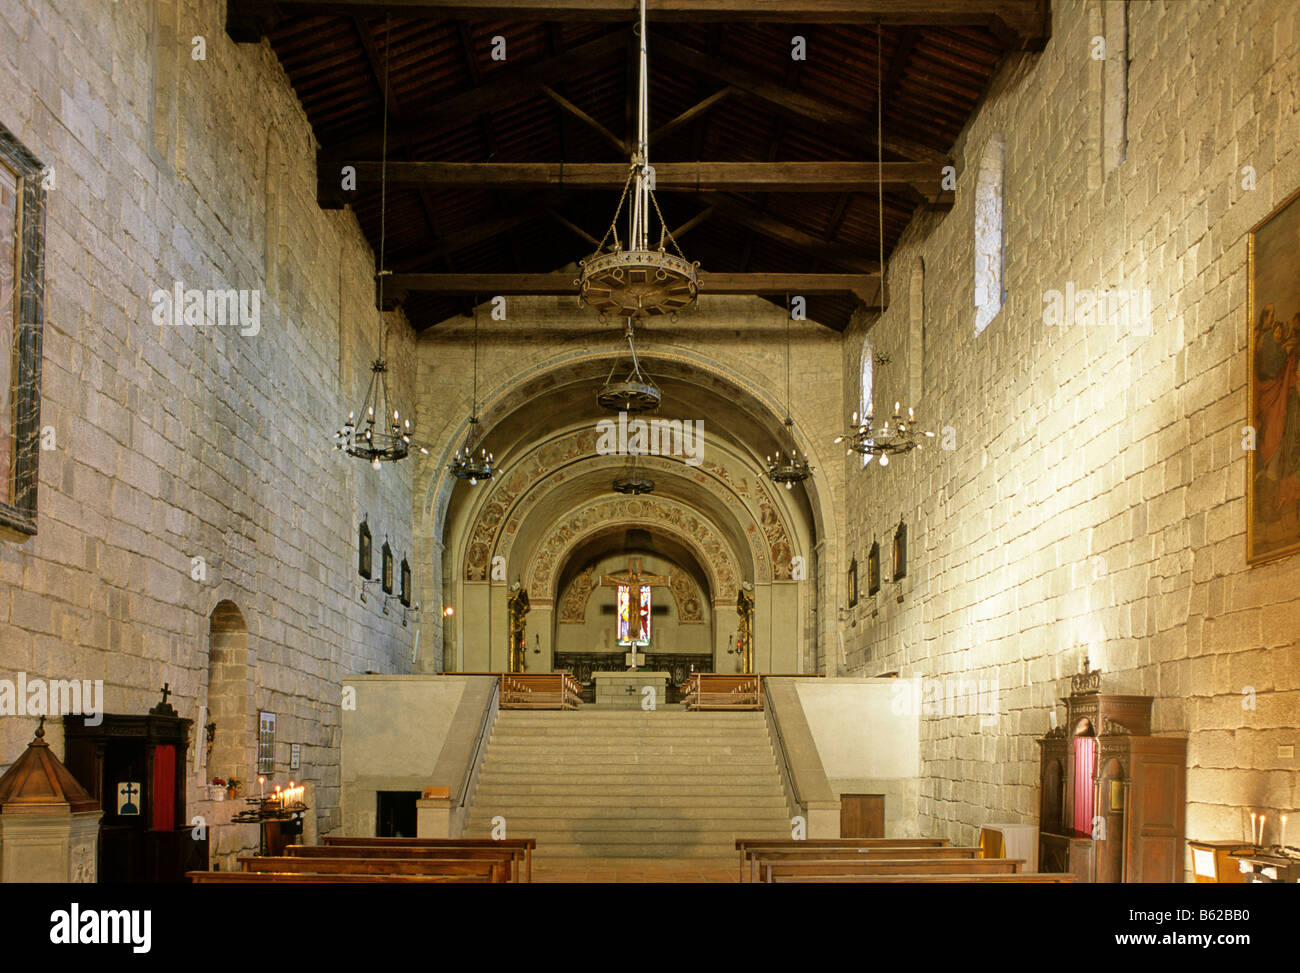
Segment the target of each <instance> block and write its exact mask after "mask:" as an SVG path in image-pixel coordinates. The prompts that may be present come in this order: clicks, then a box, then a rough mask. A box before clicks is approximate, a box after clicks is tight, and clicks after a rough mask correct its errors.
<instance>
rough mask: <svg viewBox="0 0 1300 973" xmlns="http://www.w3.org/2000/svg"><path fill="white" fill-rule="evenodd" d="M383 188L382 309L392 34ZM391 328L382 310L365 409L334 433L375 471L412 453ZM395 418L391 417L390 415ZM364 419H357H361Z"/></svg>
mask: <svg viewBox="0 0 1300 973" xmlns="http://www.w3.org/2000/svg"><path fill="white" fill-rule="evenodd" d="M380 167H381V173H380V185H379V270H378V272H377V274H376V276H377V277H378V279H379V306H380V308H382V307H383V306H384V278H385V277H386V276H388V274H389V271H387V270H385V269H384V243H385V226H386V217H387V206H388V180H387V172H388V32H387V30H385V33H384V148H383V161H382V162H381V163H380ZM387 339H388V329H387V328H386V327H385V326H384V317H383V312H382V310H381V311H380V314H379V357H378V358H376V359H375V360H374V361H372V362H371V363H370V384H369V385H367V386H366V395H365V398H363V399H362V400H361V407H360V408H359V409H358V410H356V411H355V412H349V413H348V418H347V421H346V422H345V423H343V425H342V427H340V428H339V429H338V431H336V432H335V433H334V448H335V449H337V450H341V451H343V452H345V453H347V454H348V455H349V456H355V457H357V458H358V459H364V460H366V461H367V462H368V463H370V466H371V468H372V469H376V470H377V469H379V467H380V464H381V463H384V462H390V463H392V462H396V461H397V460H400V459H405V458H406V456H407V455H408V454H409V453H410V451H411V448H412V446H413V445H414V444H413V443H412V441H411V420H410V419H409V418H408V419H403V418H402V414H401V410H399V409H398V408H397V407H396V406H395V405H394V402H393V397H392V395H391V394H390V393H389V390H388V361H387V359H386V358H385V357H384V347H385V345H386V344H387ZM390 410H391V412H392V418H391V419H390V418H389V412H390ZM358 415H360V416H361V417H362V418H361V420H360V421H358V420H357V416H358ZM417 448H418V449H419V450H420V452H421V453H423V454H424V455H426V456H427V455H428V454H429V451H428V449H426V448H424V447H423V446H420V447H417Z"/></svg>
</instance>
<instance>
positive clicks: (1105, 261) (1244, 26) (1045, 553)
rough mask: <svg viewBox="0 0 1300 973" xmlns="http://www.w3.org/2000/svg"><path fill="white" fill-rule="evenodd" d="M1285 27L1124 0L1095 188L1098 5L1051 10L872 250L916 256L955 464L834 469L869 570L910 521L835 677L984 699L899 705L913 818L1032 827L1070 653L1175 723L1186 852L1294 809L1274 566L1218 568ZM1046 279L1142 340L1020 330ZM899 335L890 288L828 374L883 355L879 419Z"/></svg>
mask: <svg viewBox="0 0 1300 973" xmlns="http://www.w3.org/2000/svg"><path fill="white" fill-rule="evenodd" d="M1105 13H1106V14H1109V13H1112V12H1110V10H1106V12H1105ZM1297 16H1300V10H1297V9H1296V8H1295V7H1294V5H1291V4H1286V3H1248V4H1210V3H1190V4H1182V3H1167V4H1165V3H1151V4H1132V5H1131V8H1130V27H1128V55H1130V59H1131V62H1130V66H1128V118H1127V122H1128V124H1127V146H1126V157H1125V159H1123V161H1122V163H1119V164H1118V165H1117V167H1115V168H1114V169H1113V170H1110V172H1104V167H1102V163H1104V160H1105V159H1108V157H1110V159H1114V156H1115V147H1114V146H1110V144H1102V142H1104V135H1102V129H1101V120H1102V104H1104V85H1102V70H1101V65H1100V64H1099V62H1096V61H1093V60H1091V57H1089V44H1091V38H1093V36H1095V35H1097V34H1100V33H1101V27H1102V22H1104V20H1105V17H1104V12H1102V9H1101V8H1100V5H1096V4H1053V31H1052V40H1050V43H1049V44H1048V47H1047V49H1045V51H1044V52H1043V53H1041V55H1028V56H1021V57H1013V59H1010V61H1009V62H1008V64H1005V65H1004V68H1002V69H1001V72H1000V74H998V75H997V78H996V79H995V82H993V86H992V88H991V91H989V92H988V94H987V96H985V99H984V101H983V104H982V107H980V109H979V112H978V114H976V116H975V117H974V118H972V121H971V122H970V125H969V126H967V129H966V131H965V133H963V135H962V137H961V139H959V140H958V144H957V146H956V151H954V157H956V161H957V168H958V170H959V181H958V186H957V204H956V206H954V207H953V209H952V212H949V213H944V215H928V216H924V217H922V219H918V220H917V221H915V222H914V224H913V225H911V226H910V228H909V230H907V233H906V237H905V239H904V242H902V245H901V246H900V247H898V250H897V252H896V254H894V255H893V259H892V260H891V267H889V282H891V293H893V294H896V295H900V294H906V293H907V291H906V284H907V278H909V274H910V272H911V268H913V267H914V263H915V260H917V258H920V259H923V261H924V379H923V381H924V390H923V394H922V397H920V401H919V406H920V408H922V416H923V418H924V420H926V421H927V423H928V424H930V425H931V427H932V428H933V429H936V431H939V429H940V428H941V427H949V428H950V434H952V437H953V441H952V445H953V446H954V449H952V450H950V451H948V450H944V449H941V447H940V449H935V447H933V445H932V447H931V449H927V450H926V451H923V453H920V454H913V455H911V457H909V458H905V459H902V460H900V462H897V463H896V464H893V466H891V467H889V468H888V470H880V468H878V467H875V466H872V467H871V468H868V470H866V471H861V470H858V468H857V467H855V466H854V467H853V468H852V470H850V473H849V486H848V490H849V505H850V528H849V542H848V552H846V553H848V555H853V554H855V555H857V557H858V559H859V562H862V561H863V559H865V552H866V549H867V548H868V546H870V544H871V541H872V539H879V540H880V542H881V548H883V550H884V552H887V555H885V559H884V565H883V571H881V574H883V575H884V576H885V578H887V579H888V575H889V567H888V549H889V544H888V539H889V536H891V533H892V529H893V526H894V524H896V523H897V522H898V518H900V516H905V518H906V520H907V523H909V526H910V527H911V533H910V548H911V550H910V557H911V565H910V570H909V575H907V578H906V579H905V580H904V581H902V583H900V584H891V583H889V581H888V580H887V581H885V584H884V585H883V589H881V592H880V594H879V596H878V597H876V598H866V600H865V601H863V602H862V604H859V606H858V610H857V611H855V613H853V614H852V615H850V618H849V619H848V627H846V631H848V636H846V637H848V644H849V653H850V663H852V667H853V669H854V670H855V671H859V673H865V674H883V673H889V671H897V670H901V673H902V674H904V675H905V676H906V675H913V674H918V675H923V676H926V678H939V679H945V678H950V676H958V675H961V676H967V678H972V679H976V680H978V679H984V680H987V683H988V684H992V682H993V680H996V683H997V693H996V696H997V706H998V718H997V725H996V727H995V731H992V732H989V731H987V730H985V728H982V726H980V717H978V715H966V717H958V715H954V717H927V718H926V719H924V722H923V727H922V760H923V773H922V779H923V792H922V800H920V810H922V814H923V825H924V827H926V829H928V830H933V831H939V833H944V834H949V835H952V836H954V838H957V839H961V840H970V839H972V838H974V836H975V834H976V831H975V829H976V827H978V826H979V825H980V823H983V822H985V821H989V820H1022V821H1031V822H1032V821H1036V818H1037V799H1039V793H1037V748H1036V745H1035V743H1034V740H1035V738H1037V736H1040V735H1043V734H1044V732H1045V731H1047V730H1048V713H1049V710H1050V709H1052V708H1053V706H1054V705H1056V702H1057V697H1058V696H1063V695H1066V693H1067V692H1069V683H1067V676H1069V675H1070V674H1071V673H1074V671H1076V670H1078V667H1079V665H1080V661H1082V657H1083V656H1084V654H1086V653H1087V654H1088V657H1089V658H1091V662H1092V665H1093V666H1100V667H1101V669H1102V671H1104V676H1102V687H1104V689H1106V691H1110V692H1125V693H1143V695H1151V696H1154V697H1156V704H1154V730H1156V732H1160V734H1171V735H1182V736H1187V738H1188V771H1187V787H1188V812H1187V834H1188V836H1193V838H1203V839H1209V838H1242V836H1243V835H1244V834H1245V822H1248V812H1249V809H1258V810H1264V812H1266V813H1268V814H1269V818H1270V820H1277V817H1278V814H1279V813H1281V812H1286V810H1288V809H1290V810H1292V812H1294V809H1295V808H1296V806H1297V805H1300V784H1297V777H1296V773H1295V770H1296V764H1295V760H1294V758H1283V757H1281V756H1279V747H1281V745H1283V744H1294V743H1295V735H1296V728H1295V719H1296V714H1297V713H1300V646H1297V633H1300V594H1297V591H1300V559H1297V558H1294V557H1292V558H1290V559H1283V561H1275V562H1273V563H1268V565H1262V566H1256V567H1247V565H1245V537H1244V532H1245V502H1244V488H1245V454H1244V451H1243V449H1242V427H1243V425H1244V423H1245V416H1247V389H1245V382H1247V360H1245V359H1247V354H1245V336H1247V306H1245V302H1247V233H1248V230H1249V229H1251V228H1252V226H1253V225H1255V224H1256V222H1258V221H1260V220H1261V219H1262V217H1265V216H1266V215H1268V213H1269V212H1270V211H1271V209H1273V208H1274V207H1275V206H1278V204H1279V203H1281V202H1282V200H1283V199H1286V196H1287V195H1290V194H1291V193H1292V191H1295V190H1296V187H1297V186H1300V152H1296V151H1295V148H1294V146H1295V144H1296V142H1297V138H1296V137H1297V135H1300V116H1297V114H1296V109H1297V104H1296V99H1295V87H1296V78H1297V73H1300V34H1297V26H1300V23H1297ZM1108 77H1109V75H1108ZM1113 94H1114V90H1113V88H1112V92H1110V96H1112V98H1113ZM1113 127H1114V126H1113V125H1110V126H1108V129H1106V130H1108V131H1113ZM998 133H1000V134H1002V135H1004V137H1005V139H1006V174H1005V200H1006V211H1005V239H1006V245H1005V246H1006V250H1005V287H1006V304H1005V307H1004V308H1002V310H1001V312H1000V313H998V315H997V316H996V317H995V319H993V320H992V323H991V324H989V325H988V328H987V330H984V332H983V333H982V334H979V336H976V333H975V307H974V263H975V261H974V222H975V220H974V211H975V200H974V195H975V194H974V185H975V180H974V176H975V172H976V168H978V164H979V160H980V157H982V152H983V150H984V147H985V144H987V143H988V142H989V139H992V138H995V137H996V135H997V134H998ZM1108 153H1109V156H1108ZM1245 165H1251V167H1253V168H1255V170H1256V173H1257V182H1256V189H1253V190H1247V189H1243V172H1242V167H1245ZM1069 282H1073V284H1074V286H1075V287H1076V289H1121V287H1123V289H1135V290H1138V291H1143V290H1149V293H1151V316H1149V328H1148V327H1145V325H1144V324H1143V323H1141V321H1136V323H1131V327H1127V328H1126V327H1123V325H1121V327H1118V328H1117V327H1115V325H1114V324H1108V325H1106V327H1080V325H1076V324H1070V325H1065V327H1050V325H1048V324H1044V307H1045V294H1047V291H1049V290H1053V289H1054V290H1062V291H1063V290H1065V287H1066V285H1067V284H1069ZM907 319H909V307H907V302H905V300H897V299H896V302H894V304H893V306H892V307H891V308H889V311H888V312H885V313H884V315H883V316H880V320H872V319H871V317H866V316H865V317H863V319H862V320H859V321H858V323H857V325H855V327H854V328H853V329H850V332H849V334H848V336H846V342H845V371H846V373H848V372H853V373H855V369H857V355H858V347H859V346H861V342H862V336H863V333H870V336H871V340H872V342H874V343H875V346H876V349H878V350H880V349H883V350H887V351H888V353H889V354H892V355H893V359H894V363H896V364H893V366H892V367H891V368H888V369H885V372H887V375H885V379H884V384H885V385H887V386H891V385H892V388H887V390H885V392H884V394H878V395H876V402H878V411H883V408H881V406H880V405H879V403H883V402H884V401H885V399H889V405H893V399H894V398H896V397H901V385H900V382H901V381H902V376H904V375H906V369H905V368H902V367H901V363H904V362H906V360H909V355H914V354H917V351H915V350H913V349H909V347H907V345H909V342H907ZM876 381H878V388H879V385H880V384H881V379H880V373H879V369H878V379H876ZM894 389H897V392H896V390H894ZM849 395H850V397H852V395H853V393H852V392H850V393H849ZM932 442H935V441H932ZM863 589H865V585H863ZM1251 688H1253V689H1255V692H1256V693H1257V696H1256V706H1255V708H1253V709H1251V708H1248V706H1249V697H1248V696H1245V695H1244V693H1248V691H1249V689H1251ZM1273 839H1274V840H1275V836H1273Z"/></svg>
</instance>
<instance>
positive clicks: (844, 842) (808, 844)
mask: <svg viewBox="0 0 1300 973" xmlns="http://www.w3.org/2000/svg"><path fill="white" fill-rule="evenodd" d="M325 840H326V841H329V839H328V838H326V839H325ZM947 845H948V839H947V838H801V839H795V838H737V839H736V851H738V852H740V880H741V881H742V882H743V881H745V873H746V868H745V860H746V859H747V858H748V857H749V849H751V848H770V849H772V850H773V851H776V850H783V849H787V848H789V849H794V850H805V849H812V848H944V847H947Z"/></svg>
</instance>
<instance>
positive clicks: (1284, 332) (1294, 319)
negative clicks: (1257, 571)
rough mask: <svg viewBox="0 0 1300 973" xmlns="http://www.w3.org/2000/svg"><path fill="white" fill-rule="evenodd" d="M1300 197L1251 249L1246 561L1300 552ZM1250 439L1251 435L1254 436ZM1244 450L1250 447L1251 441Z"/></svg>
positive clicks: (1267, 224)
mask: <svg viewBox="0 0 1300 973" xmlns="http://www.w3.org/2000/svg"><path fill="white" fill-rule="evenodd" d="M1297 252H1300V192H1298V193H1295V194H1293V195H1292V196H1291V197H1290V198H1289V199H1287V200H1286V201H1285V202H1284V203H1283V204H1282V205H1281V206H1279V207H1278V208H1277V209H1275V210H1274V211H1273V212H1272V213H1270V214H1269V216H1268V217H1267V218H1266V219H1265V220H1264V221H1263V222H1262V223H1260V224H1259V225H1257V226H1256V227H1255V228H1254V229H1253V230H1251V232H1250V236H1249V238H1248V244H1247V262H1248V265H1249V266H1248V272H1247V273H1248V285H1247V307H1248V313H1249V316H1250V320H1249V328H1248V331H1247V356H1248V357H1247V366H1248V367H1247V369H1246V372H1247V375H1248V381H1247V388H1248V399H1249V404H1248V410H1249V413H1248V420H1247V422H1248V425H1249V427H1250V429H1252V430H1254V449H1248V450H1247V453H1246V477H1247V480H1246V562H1247V563H1248V564H1262V563H1264V562H1266V561H1272V560H1274V559H1276V558H1280V557H1285V556H1287V555H1289V554H1295V553H1296V552H1297V551H1300V389H1298V388H1297V379H1298V378H1300V260H1298V259H1297V257H1296V254H1297ZM1244 435H1247V436H1248V435H1249V431H1248V432H1247V433H1245V434H1244ZM1243 445H1249V443H1248V442H1246V443H1243Z"/></svg>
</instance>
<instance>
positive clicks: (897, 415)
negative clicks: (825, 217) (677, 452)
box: [835, 24, 934, 466]
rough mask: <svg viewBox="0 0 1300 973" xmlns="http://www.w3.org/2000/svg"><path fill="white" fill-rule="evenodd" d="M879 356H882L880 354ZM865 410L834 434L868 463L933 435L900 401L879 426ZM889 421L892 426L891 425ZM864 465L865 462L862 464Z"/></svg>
mask: <svg viewBox="0 0 1300 973" xmlns="http://www.w3.org/2000/svg"><path fill="white" fill-rule="evenodd" d="M880 57H881V54H880V25H879V24H877V25H876V172H877V174H878V182H877V184H876V206H877V210H876V226H877V228H878V230H879V238H880V291H881V294H882V295H883V294H884V288H885V182H884V171H885V170H884V156H883V154H882V150H881V144H880V143H881V139H882V137H883V128H884V111H885V108H884V103H883V100H882V98H881V93H882V89H881V83H880ZM882 357H883V356H882ZM877 360H878V361H880V362H881V363H882V364H887V363H888V359H887V358H886V359H883V361H882V360H881V359H877ZM866 408H867V411H866V413H865V414H864V415H863V416H862V417H861V418H859V416H858V413H857V412H854V413H853V415H852V417H851V418H850V420H849V431H848V432H846V433H844V434H843V435H840V436H836V437H835V442H836V443H844V444H846V449H845V455H847V456H851V455H853V454H854V453H860V454H861V455H863V456H864V457H866V463H870V462H871V460H872V459H874V458H875V457H877V456H878V457H880V465H881V466H888V465H889V457H890V456H897V455H900V454H902V453H910V452H911V451H912V450H914V449H920V448H921V441H922V439H924V438H926V437H931V438H932V437H933V436H934V433H933V432H931V431H928V430H921V429H919V428H918V427H917V423H916V416H915V413H914V411H913V410H912V409H911V408H909V409H908V410H907V418H906V419H904V418H903V404H902V402H895V403H894V414H893V416H892V417H890V418H889V419H888V420H886V421H885V424H884V425H883V426H880V427H877V426H876V425H875V418H874V416H873V415H872V413H871V411H870V410H871V403H870V402H868V403H867V404H866ZM891 424H892V428H891ZM864 465H866V464H865V463H864Z"/></svg>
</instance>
